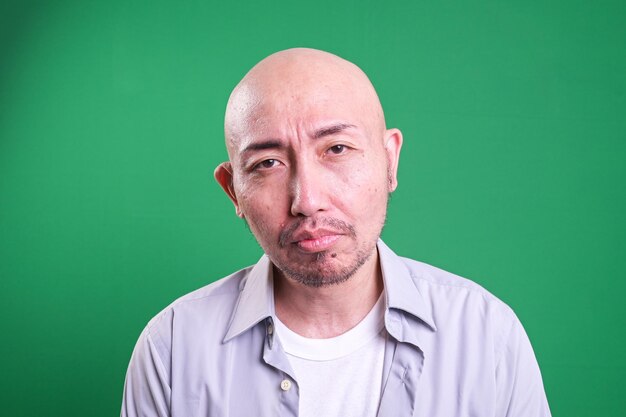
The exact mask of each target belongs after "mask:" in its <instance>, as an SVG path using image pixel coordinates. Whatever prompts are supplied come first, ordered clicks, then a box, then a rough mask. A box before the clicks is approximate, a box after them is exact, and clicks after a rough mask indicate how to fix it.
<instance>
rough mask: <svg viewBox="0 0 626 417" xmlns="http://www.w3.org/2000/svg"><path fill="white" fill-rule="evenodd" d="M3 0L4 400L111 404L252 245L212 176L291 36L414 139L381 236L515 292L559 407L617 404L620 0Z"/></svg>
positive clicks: (623, 75) (91, 412) (24, 404)
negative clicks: (175, 311) (237, 97)
mask: <svg viewBox="0 0 626 417" xmlns="http://www.w3.org/2000/svg"><path fill="white" fill-rule="evenodd" d="M547 3H549V4H547ZM0 4H1V6H0V313H1V319H0V334H1V342H0V404H2V412H1V414H2V415H4V416H111V415H118V414H119V408H120V402H121V394H122V385H123V381H124V373H125V370H126V366H127V363H128V360H129V358H130V354H131V351H132V348H133V345H134V343H135V341H136V339H137V336H138V335H139V333H140V331H141V329H142V328H143V326H144V325H145V324H146V322H147V321H148V320H149V319H150V318H151V317H152V316H153V315H154V314H156V313H157V312H158V311H159V310H160V309H162V308H163V307H165V306H166V305H167V304H168V303H169V302H171V301H172V300H173V299H175V298H176V297H178V296H180V295H182V294H184V293H186V292H189V291H191V290H193V289H195V288H198V287H200V286H202V285H205V284H206V283H208V282H210V281H212V280H215V279H217V278H219V277H221V276H224V275H226V274H228V273H230V272H232V271H233V270H235V269H239V268H241V267H244V266H246V265H249V264H251V263H254V262H255V261H256V260H257V258H258V257H259V256H260V254H261V251H260V249H259V248H258V246H257V245H256V243H255V241H254V239H253V238H252V236H251V235H250V234H249V232H248V231H247V230H246V228H245V227H244V225H243V224H242V222H241V221H240V220H239V219H238V218H236V216H235V215H234V210H233V208H232V206H231V204H230V202H229V201H228V200H227V198H226V196H225V195H223V193H222V191H221V190H220V189H219V188H218V186H217V184H216V183H215V182H214V180H213V178H212V171H213V168H214V167H215V166H216V165H217V164H218V163H219V162H221V161H222V160H224V159H225V158H226V152H225V150H224V149H223V142H222V141H223V132H222V118H223V109H224V106H225V103H226V100H227V97H228V94H229V92H230V90H231V89H232V87H233V86H234V85H235V84H236V82H237V81H238V80H239V79H240V78H241V76H242V75H243V74H244V73H245V72H246V71H247V69H248V68H249V67H250V66H252V65H253V64H254V63H255V62H257V61H258V60H259V59H261V58H262V57H264V56H266V55H267V54H269V53H272V52H274V51H277V50H280V49H284V48H288V47H293V46H310V47H316V48H321V49H326V50H329V51H332V52H335V53H337V54H339V55H342V56H344V57H345V58H347V59H350V60H353V61H354V62H356V63H357V64H359V65H360V66H361V67H362V68H363V69H364V70H365V71H366V72H367V73H368V74H369V75H370V77H371V79H372V81H373V82H374V84H375V85H376V86H377V88H378V90H379V93H380V96H381V99H382V102H383V105H384V106H385V110H386V113H387V122H388V125H389V126H394V127H399V128H401V129H402V131H403V133H404V136H405V144H404V148H403V154H402V158H401V165H400V173H399V175H400V186H399V189H398V191H397V192H396V193H395V194H394V195H393V198H392V201H391V204H390V208H389V210H390V212H389V216H388V224H387V227H386V229H385V232H384V239H385V240H386V242H387V243H388V244H389V245H390V246H391V247H392V248H393V249H394V250H395V251H396V252H397V253H399V254H401V255H404V256H409V257H412V258H416V259H419V260H422V261H425V262H428V263H431V264H434V265H437V266H439V267H442V268H444V269H447V270H450V271H452V272H455V273H457V274H460V275H463V276H466V277H468V278H471V279H473V280H475V281H477V282H479V283H480V284H482V285H483V286H485V287H486V288H488V289H489V290H490V291H492V292H493V293H495V294H496V295H497V296H498V297H500V298H501V299H503V300H504V301H505V302H507V303H508V304H510V305H511V306H512V307H513V308H514V309H515V311H516V312H517V313H518V315H519V317H520V318H521V320H522V322H523V323H524V325H525V327H526V329H527V331H528V333H529V335H530V337H531V340H532V342H533V345H534V348H535V351H536V355H537V358H538V361H539V364H540V366H541V369H542V372H543V376H544V383H545V387H546V391H547V394H548V398H549V401H550V405H551V408H552V411H553V414H554V415H555V416H556V415H560V416H617V415H623V413H624V408H625V407H626V401H625V398H626V396H625V395H624V388H623V385H622V383H623V379H624V374H625V373H626V360H625V359H624V353H625V350H626V349H625V348H626V343H625V331H624V329H626V323H625V321H626V320H625V317H626V302H625V301H626V300H625V296H624V292H625V290H626V284H625V278H626V277H625V276H624V269H625V268H626V257H625V256H624V255H625V233H624V232H625V227H624V226H625V222H624V220H623V216H624V212H625V211H626V207H625V206H626V199H625V196H624V180H625V179H626V172H625V171H626V170H625V164H624V157H625V152H624V151H625V150H626V133H625V132H626V121H625V120H626V52H625V51H626V47H625V46H626V45H625V44H626V29H625V28H626V25H625V23H624V22H626V2H624V1H614V2H609V1H595V2H587V1H564V0H563V1H554V2H539V1H536V2H529V1H515V2H503V1H480V2H478V1H477V2H468V3H465V2H458V3H457V2H445V3H444V2H430V1H387V2H383V1H344V2H337V1H326V0H325V1H317V2H299V1H295V0H291V1H285V0H276V1H266V2H248V3H247V4H245V3H242V2H234V3H229V2H223V1H220V2H214V1H208V0H207V1H187V2H183V1H181V2H165V1H154V0H153V1H141V2H140V1H113V0H109V1H100V2H87V1H82V2H81V1H49V2H32V1H31V2H29V1H22V2H17V1H16V2H8V3H7V2H6V1H3V2H2V3H0Z"/></svg>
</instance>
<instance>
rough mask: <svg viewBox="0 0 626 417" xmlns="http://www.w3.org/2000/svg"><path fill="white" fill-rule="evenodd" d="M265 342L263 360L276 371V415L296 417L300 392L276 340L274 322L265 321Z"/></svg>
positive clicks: (289, 365)
mask: <svg viewBox="0 0 626 417" xmlns="http://www.w3.org/2000/svg"><path fill="white" fill-rule="evenodd" d="M265 333H266V337H265V339H266V342H265V346H264V348H263V360H264V361H265V363H267V364H268V365H269V366H271V367H273V368H274V369H275V370H276V378H275V390H274V389H272V390H270V392H275V393H276V395H277V396H278V408H279V409H278V410H277V412H278V414H277V415H280V416H293V417H296V416H298V407H299V403H300V392H299V387H298V383H297V381H296V379H295V376H294V372H293V369H292V368H291V364H290V363H289V359H288V358H287V355H286V354H285V351H284V350H283V348H282V346H281V344H280V343H279V342H278V339H277V338H276V330H275V326H274V321H273V320H272V318H271V317H268V318H266V319H265Z"/></svg>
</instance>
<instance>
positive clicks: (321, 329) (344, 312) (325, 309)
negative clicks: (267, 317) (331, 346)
mask: <svg viewBox="0 0 626 417" xmlns="http://www.w3.org/2000/svg"><path fill="white" fill-rule="evenodd" d="M382 290H383V280H382V273H381V270H380V262H379V260H378V251H377V250H376V249H374V253H373V254H372V256H370V258H369V259H368V260H367V262H365V263H364V264H363V265H362V266H361V267H360V268H359V269H358V271H357V272H356V273H355V274H354V275H353V276H351V277H350V278H349V279H348V280H346V281H344V282H342V283H340V284H333V285H329V286H323V287H319V288H314V287H309V286H306V285H304V284H302V283H299V282H296V281H294V280H293V279H290V278H288V277H285V276H284V274H282V273H281V272H280V271H279V270H278V269H277V268H274V302H275V308H276V314H277V316H278V318H279V319H280V321H282V322H283V323H284V324H285V325H286V326H287V327H288V328H289V329H291V330H292V331H294V332H296V333H298V334H300V335H302V336H304V337H310V338H316V339H325V338H329V337H335V336H339V335H340V334H343V333H345V332H347V331H348V330H350V329H351V328H353V327H354V326H356V325H357V324H358V323H359V322H360V321H361V320H363V318H364V317H365V316H366V315H367V313H369V312H370V310H371V309H372V307H373V306H374V304H376V301H377V300H378V297H379V296H380V294H381V292H382Z"/></svg>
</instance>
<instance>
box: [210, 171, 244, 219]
mask: <svg viewBox="0 0 626 417" xmlns="http://www.w3.org/2000/svg"><path fill="white" fill-rule="evenodd" d="M213 176H214V177H215V180H216V181H217V183H218V184H219V185H220V186H221V187H222V189H223V190H224V192H225V193H226V195H227V196H228V198H230V199H231V201H232V202H233V204H234V205H235V212H236V213H237V216H239V217H241V218H243V213H242V212H241V209H240V208H239V202H238V201H237V195H236V194H235V187H234V186H233V167H232V165H231V164H230V162H222V163H221V164H219V165H218V166H217V168H215V171H213Z"/></svg>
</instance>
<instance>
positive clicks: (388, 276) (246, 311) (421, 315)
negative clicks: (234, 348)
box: [224, 239, 437, 342]
mask: <svg viewBox="0 0 626 417" xmlns="http://www.w3.org/2000/svg"><path fill="white" fill-rule="evenodd" d="M377 247H378V255H379V259H380V265H381V269H382V274H383V282H384V287H385V294H386V304H387V311H389V310H390V309H394V310H400V311H403V312H406V313H409V314H411V315H413V316H415V317H416V318H418V319H419V320H421V321H423V322H424V323H426V324H427V325H428V326H429V327H430V328H431V329H433V330H436V329H437V328H436V326H435V322H434V320H433V317H432V313H431V310H430V305H428V304H426V302H425V300H424V297H422V295H421V293H420V292H419V290H418V288H417V287H416V285H415V283H414V282H413V278H412V277H411V273H410V272H409V269H408V268H407V266H406V265H405V264H404V262H402V260H401V259H400V258H399V257H398V256H397V255H396V254H395V253H394V252H393V251H392V250H391V249H389V247H388V246H387V245H385V243H383V241H382V240H380V239H379V240H378V243H377ZM240 291H241V292H240V295H239V299H238V300H237V305H236V306H235V311H234V313H233V316H232V319H231V322H230V324H229V326H228V330H227V332H226V336H225V337H224V342H227V341H229V340H230V339H232V338H234V337H236V336H238V335H240V334H241V333H243V332H245V331H246V330H248V329H249V328H251V327H252V326H254V325H256V324H257V323H259V322H260V321H262V320H264V319H266V318H268V317H273V316H274V314H275V313H274V286H273V271H272V263H271V261H270V260H269V258H268V257H267V255H263V256H262V257H261V259H260V260H259V262H257V264H256V265H255V266H254V267H253V268H252V269H251V270H250V273H249V274H248V277H247V278H246V279H244V280H243V281H242V282H241V284H240Z"/></svg>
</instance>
